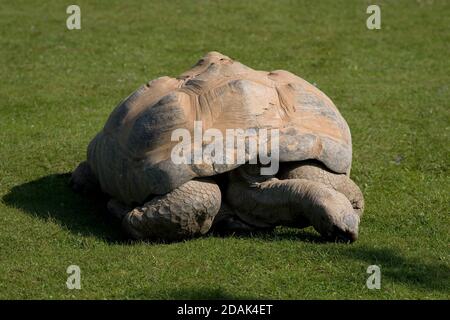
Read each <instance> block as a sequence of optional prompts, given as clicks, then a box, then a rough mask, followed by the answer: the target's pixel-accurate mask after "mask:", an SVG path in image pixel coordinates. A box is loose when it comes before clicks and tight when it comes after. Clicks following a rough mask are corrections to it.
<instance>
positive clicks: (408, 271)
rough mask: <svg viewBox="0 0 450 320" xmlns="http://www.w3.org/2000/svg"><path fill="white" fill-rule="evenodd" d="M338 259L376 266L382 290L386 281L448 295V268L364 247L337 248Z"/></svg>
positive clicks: (443, 264) (382, 249) (449, 274)
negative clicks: (379, 272)
mask: <svg viewBox="0 0 450 320" xmlns="http://www.w3.org/2000/svg"><path fill="white" fill-rule="evenodd" d="M338 255H339V256H344V257H346V258H350V259H353V260H359V261H364V262H365V263H366V264H367V266H369V265H378V266H379V267H380V268H381V279H382V280H381V285H382V286H383V283H386V282H388V281H389V282H396V283H401V284H404V285H407V286H409V287H416V288H418V289H425V290H434V291H439V292H444V293H445V292H446V293H448V292H449V283H450V268H449V266H448V265H446V264H445V263H439V262H438V263H434V264H432V263H429V262H424V261H421V260H419V259H417V258H406V257H403V256H402V255H400V254H399V253H397V252H395V250H393V249H391V248H380V249H378V248H368V247H366V246H364V247H348V248H341V250H339V252H338ZM366 276H367V277H368V276H369V275H368V274H367V275H366ZM384 279H385V280H384Z"/></svg>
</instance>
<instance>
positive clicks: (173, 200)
mask: <svg viewBox="0 0 450 320" xmlns="http://www.w3.org/2000/svg"><path fill="white" fill-rule="evenodd" d="M220 203H221V194H220V189H219V187H218V186H217V184H216V183H215V182H213V181H212V180H208V179H201V180H191V181H188V182H186V183H185V184H183V185H181V186H180V187H178V188H176V189H175V190H173V191H171V192H169V193H167V194H165V195H162V196H156V197H154V198H153V199H151V200H150V201H149V202H147V203H145V204H144V205H143V206H141V207H137V208H135V209H133V210H132V211H130V212H128V213H127V214H126V215H125V217H124V218H123V220H122V224H123V226H124V228H125V230H126V231H127V233H128V234H130V235H131V237H133V238H134V239H138V240H140V239H150V240H163V241H177V240H182V239H186V238H191V237H194V236H198V235H202V234H205V233H206V232H208V230H209V229H210V227H211V224H212V221H213V219H214V217H215V216H216V214H217V212H219V208H220ZM119 215H120V213H119Z"/></svg>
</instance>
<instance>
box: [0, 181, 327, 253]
mask: <svg viewBox="0 0 450 320" xmlns="http://www.w3.org/2000/svg"><path fill="white" fill-rule="evenodd" d="M70 176H71V173H64V174H51V175H48V176H44V177H41V178H38V179H36V180H33V181H30V182H27V183H24V184H20V185H17V186H15V187H13V188H12V189H11V190H10V191H9V192H8V193H7V194H6V195H5V196H3V198H2V201H3V202H4V203H5V204H6V205H8V206H11V207H15V208H18V209H21V210H23V211H24V212H26V213H28V214H30V215H32V216H34V217H36V218H39V219H43V220H45V221H50V220H51V221H53V222H55V223H57V224H59V225H60V226H61V227H63V228H66V229H67V230H69V231H70V232H72V233H74V234H76V235H82V236H94V237H97V238H100V239H102V240H104V241H106V242H108V243H111V244H113V243H120V244H132V243H135V241H132V240H130V239H129V238H128V237H127V235H126V234H125V232H124V231H123V230H122V227H121V224H120V221H119V220H117V219H116V218H115V217H114V216H113V215H111V214H110V213H109V212H108V211H107V209H106V203H107V201H108V198H107V197H106V196H104V195H101V194H97V195H96V196H89V197H88V196H85V195H81V194H77V193H75V192H73V190H72V189H71V188H70V186H69V179H70ZM209 236H213V237H230V236H236V237H239V238H259V239H263V240H266V241H277V240H300V241H305V242H315V243H322V242H324V241H323V240H322V239H321V237H320V236H319V235H315V234H313V233H310V232H303V230H290V229H288V230H283V231H278V232H256V233H252V234H246V235H245V234H244V235H233V234H231V235H225V236H224V235H218V234H213V233H211V234H209ZM145 242H146V243H148V244H153V245H158V244H170V242H165V241H145Z"/></svg>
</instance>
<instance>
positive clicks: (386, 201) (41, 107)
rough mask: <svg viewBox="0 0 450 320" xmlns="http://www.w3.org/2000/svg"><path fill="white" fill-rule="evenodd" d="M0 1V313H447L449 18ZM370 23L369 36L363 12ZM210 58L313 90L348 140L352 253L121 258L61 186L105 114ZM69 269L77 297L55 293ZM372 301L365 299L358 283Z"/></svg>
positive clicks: (280, 6) (292, 240) (429, 12)
mask: <svg viewBox="0 0 450 320" xmlns="http://www.w3.org/2000/svg"><path fill="white" fill-rule="evenodd" d="M76 3H77V4H78V5H79V6H80V7H81V26H82V29H81V30H72V31H69V30H67V28H66V19H67V17H68V15H67V14H66V7H67V6H68V5H69V4H72V3H71V2H67V1H46V2H44V1H42V2H39V3H37V2H35V1H2V5H1V11H0V61H1V63H0V74H1V76H2V80H1V85H0V101H1V102H0V298H3V299H9V298H25V299H30V298H37V299H59V298H62V299H72V298H81V299H85V298H89V299H91V298H101V299H103V298H106V299H116V298H129V299H135V298H137V299H141V298H142V299H166V298H275V299H279V298H286V299H304V298H308V299H328V298H331V299H349V298H352V299H353V298H355V299H360V298H363V299H411V298H419V299H449V298H450V277H449V276H450V256H449V253H450V250H449V249H450V247H449V245H450V241H449V240H450V239H449V230H450V227H449V226H450V215H449V213H450V212H449V211H450V210H449V208H450V203H449V194H450V179H449V165H450V150H449V149H450V148H449V142H450V141H449V128H450V126H449V125H450V104H449V100H450V91H449V83H450V60H449V55H450V31H449V30H450V29H449V27H450V2H449V1H446V0H440V1H439V0H434V1H433V0H417V1H412V0H411V1H396V0H395V1H394V0H392V1H344V0H342V1H336V0H330V1H262V0H261V1H260V0H256V1H247V0H245V1H244V0H238V1H237V0H231V1H206V0H199V1H181V0H180V1H149V2H148V3H147V2H144V1H126V2H125V1H123V2H122V1H96V2H95V3H94V2H93V1H84V0H83V1H82V0H79V1H76ZM373 3H377V4H379V5H380V7H381V30H368V29H367V28H366V19H367V17H368V16H369V15H368V14H366V8H367V6H368V5H369V4H373ZM212 50H217V51H220V52H222V53H224V54H226V55H229V56H231V57H233V58H235V59H237V60H239V61H241V62H243V63H245V64H247V65H249V66H251V67H253V68H255V69H261V70H275V69H287V70H289V71H291V72H294V73H296V74H298V75H300V76H301V77H303V78H304V79H306V80H308V81H309V82H311V83H315V84H317V86H318V87H319V88H320V89H321V90H323V91H324V92H325V93H326V94H327V95H328V96H329V97H330V98H331V99H332V100H333V101H334V102H335V104H336V105H337V106H338V108H339V109H340V111H341V113H342V114H343V116H344V117H345V118H346V119H347V121H348V123H349V125H350V128H351V130H352V137H353V147H354V152H353V169H352V177H353V179H354V180H355V181H356V182H357V183H358V185H360V186H361V188H362V190H363V192H364V195H365V200H366V211H365V215H364V217H363V220H362V223H361V227H360V239H359V240H358V241H357V242H356V243H354V244H351V245H346V244H338V243H325V242H322V241H321V238H320V237H319V236H318V234H317V233H316V232H315V231H314V230H312V229H311V228H308V229H305V230H294V229H286V228H280V229H277V230H276V232H275V233H274V234H269V235H257V236H253V237H228V238H220V237H212V236H210V237H204V238H199V239H195V240H191V241H186V242H180V243H174V244H151V243H140V242H138V243H136V242H134V243H133V242H128V241H127V240H126V238H125V236H124V234H123V233H122V231H121V229H120V225H119V224H118V223H117V222H116V221H114V220H113V219H112V218H110V217H109V216H108V214H107V212H106V210H105V204H104V203H101V202H99V201H93V200H92V199H88V198H85V197H82V196H80V195H77V194H74V193H73V192H72V191H71V190H70V188H69V187H68V179H69V176H70V172H71V171H72V170H73V169H74V168H75V167H76V165H77V164H78V163H79V162H80V161H82V160H83V159H85V152H86V147H87V144H88V142H89V141H90V139H91V138H92V137H93V136H94V135H95V133H96V132H97V131H99V130H100V129H101V128H102V126H103V124H104V123H105V121H106V119H107V117H108V115H109V113H110V112H111V111H112V109H113V108H114V107H115V105H116V104H117V103H118V102H119V101H120V100H121V99H122V98H124V97H125V96H127V95H128V94H129V93H131V92H132V91H134V90H135V89H136V88H137V87H139V86H140V85H141V84H143V83H145V82H146V81H148V80H150V79H153V78H155V77H158V76H162V75H166V74H167V75H171V76H175V75H178V74H179V73H181V72H182V71H184V70H185V69H187V68H188V67H190V66H191V65H192V64H194V63H195V62H196V61H197V60H198V59H199V58H200V57H201V56H202V55H203V54H204V53H206V52H208V51H212ZM71 264H76V265H79V266H80V268H81V272H82V273H81V276H82V280H81V283H82V289H81V290H68V289H67V288H66V284H65V282H66V279H67V276H68V275H67V274H66V268H67V267H68V266H69V265H71ZM373 264H375V265H378V266H380V268H381V274H382V280H381V289H380V290H369V289H368V288H367V287H366V279H367V277H368V276H369V275H368V274H367V273H366V270H367V267H368V266H369V265H373Z"/></svg>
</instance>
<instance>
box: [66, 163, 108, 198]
mask: <svg viewBox="0 0 450 320" xmlns="http://www.w3.org/2000/svg"><path fill="white" fill-rule="evenodd" d="M69 185H70V186H71V188H72V189H73V190H74V191H75V192H78V193H84V194H90V193H97V192H100V185H99V183H98V180H97V178H96V177H95V175H94V173H93V172H92V169H91V167H90V166H89V164H88V163H87V161H83V162H81V163H80V164H79V165H78V167H77V168H76V169H75V170H74V171H73V172H72V176H71V178H70V181H69Z"/></svg>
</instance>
